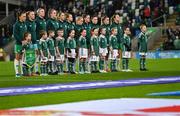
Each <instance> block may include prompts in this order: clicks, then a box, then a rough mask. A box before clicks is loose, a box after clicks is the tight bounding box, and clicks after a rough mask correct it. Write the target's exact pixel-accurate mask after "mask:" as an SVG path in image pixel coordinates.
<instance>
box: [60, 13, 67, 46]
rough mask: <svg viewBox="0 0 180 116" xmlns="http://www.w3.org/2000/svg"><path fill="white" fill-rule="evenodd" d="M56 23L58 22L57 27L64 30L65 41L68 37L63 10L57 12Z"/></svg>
mask: <svg viewBox="0 0 180 116" xmlns="http://www.w3.org/2000/svg"><path fill="white" fill-rule="evenodd" d="M58 23H59V29H63V30H64V35H63V37H64V39H65V42H66V40H67V38H68V30H67V28H68V25H67V22H66V15H65V13H64V12H59V13H58Z"/></svg>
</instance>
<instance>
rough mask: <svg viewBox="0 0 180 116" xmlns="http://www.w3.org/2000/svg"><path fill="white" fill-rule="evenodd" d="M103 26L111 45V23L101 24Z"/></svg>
mask: <svg viewBox="0 0 180 116" xmlns="http://www.w3.org/2000/svg"><path fill="white" fill-rule="evenodd" d="M101 27H102V28H106V35H105V36H106V38H107V44H108V45H109V37H110V34H111V28H110V25H105V24H103V25H101Z"/></svg>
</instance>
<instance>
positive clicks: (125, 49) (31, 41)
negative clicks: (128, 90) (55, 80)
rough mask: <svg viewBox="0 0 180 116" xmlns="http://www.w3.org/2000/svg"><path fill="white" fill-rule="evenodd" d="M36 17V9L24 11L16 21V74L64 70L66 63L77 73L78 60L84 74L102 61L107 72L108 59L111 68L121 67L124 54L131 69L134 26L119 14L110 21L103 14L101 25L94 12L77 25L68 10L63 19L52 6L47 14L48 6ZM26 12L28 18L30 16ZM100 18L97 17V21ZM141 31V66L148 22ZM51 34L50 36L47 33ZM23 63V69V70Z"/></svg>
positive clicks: (145, 45)
mask: <svg viewBox="0 0 180 116" xmlns="http://www.w3.org/2000/svg"><path fill="white" fill-rule="evenodd" d="M37 13H38V16H37V18H36V19H35V14H34V12H33V11H29V12H28V13H24V12H22V13H20V14H19V15H18V20H17V22H16V23H15V25H14V29H13V35H14V38H15V40H16V45H15V54H16V58H15V60H14V66H15V72H16V76H17V77H19V76H20V75H21V74H24V75H29V73H31V74H32V72H34V69H33V68H34V67H35V72H39V61H40V72H41V75H47V73H50V74H55V73H57V72H58V73H59V74H63V72H64V64H65V65H66V66H65V67H66V69H65V70H66V71H68V72H69V73H75V69H76V68H75V66H76V65H75V64H76V63H78V65H79V68H78V72H79V73H80V74H83V73H90V72H97V71H98V66H97V65H98V64H99V70H100V72H106V69H107V67H108V66H109V65H108V62H110V70H111V71H117V65H119V59H120V58H121V56H122V68H123V71H130V70H128V62H129V60H128V59H129V58H131V52H130V51H131V39H130V34H131V32H130V28H129V27H125V28H124V30H123V28H122V27H121V24H120V23H119V17H120V16H119V15H118V14H116V15H114V16H113V23H112V24H111V25H110V24H109V18H108V17H106V16H105V17H103V18H102V19H103V20H102V21H103V22H104V23H103V24H102V25H101V26H99V25H98V24H97V23H96V24H94V23H93V22H94V21H93V19H94V20H96V18H97V17H96V16H94V17H93V18H92V23H90V16H89V15H86V16H85V17H84V20H85V21H84V24H83V17H78V18H77V19H76V25H74V24H73V23H72V21H73V18H72V15H71V14H68V15H67V17H66V19H67V21H65V16H64V15H65V14H64V13H60V17H61V18H60V19H61V20H59V21H57V20H56V18H57V17H56V16H57V13H56V10H54V9H51V10H50V12H49V19H48V20H47V21H45V19H44V18H43V16H42V15H43V14H44V9H41V8H40V9H38V11H37ZM26 15H27V17H28V19H27V20H26ZM69 20H70V21H69ZM95 22H97V21H95ZM140 29H141V31H142V32H141V33H140V34H139V52H140V56H141V59H140V70H146V68H145V56H146V52H147V35H146V26H145V25H141V27H140ZM47 34H48V36H47ZM19 67H20V69H21V73H19V72H20V71H19Z"/></svg>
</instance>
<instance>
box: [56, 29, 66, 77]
mask: <svg viewBox="0 0 180 116" xmlns="http://www.w3.org/2000/svg"><path fill="white" fill-rule="evenodd" d="M63 35H64V31H63V29H62V28H61V29H58V31H57V37H56V42H55V44H56V45H55V46H56V62H57V69H58V74H59V75H62V74H63V72H64V60H65V55H64V54H65V39H64V37H63Z"/></svg>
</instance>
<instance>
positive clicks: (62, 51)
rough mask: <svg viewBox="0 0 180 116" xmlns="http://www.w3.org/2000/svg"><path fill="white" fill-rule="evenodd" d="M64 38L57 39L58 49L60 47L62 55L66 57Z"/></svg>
mask: <svg viewBox="0 0 180 116" xmlns="http://www.w3.org/2000/svg"><path fill="white" fill-rule="evenodd" d="M64 42H65V40H64V38H58V37H57V38H56V42H55V43H56V47H58V49H59V52H60V54H61V55H64V51H65V45H64Z"/></svg>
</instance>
